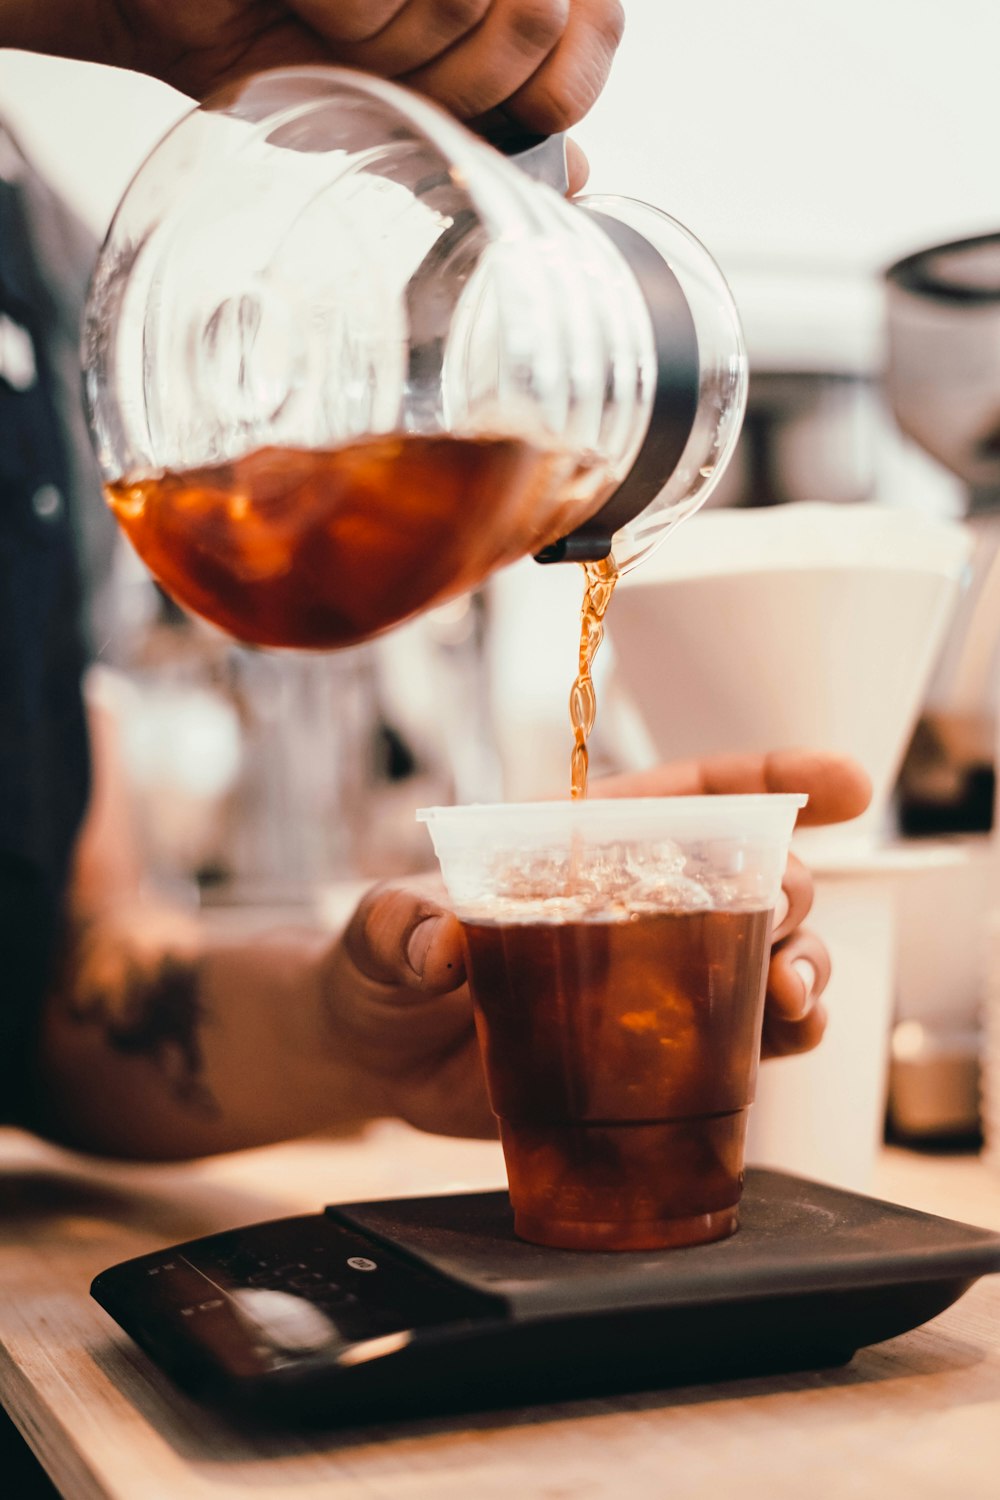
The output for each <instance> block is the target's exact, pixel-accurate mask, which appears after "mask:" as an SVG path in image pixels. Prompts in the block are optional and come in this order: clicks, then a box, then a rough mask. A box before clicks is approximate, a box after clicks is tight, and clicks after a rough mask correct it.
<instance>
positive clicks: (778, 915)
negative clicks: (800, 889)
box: [774, 891, 788, 932]
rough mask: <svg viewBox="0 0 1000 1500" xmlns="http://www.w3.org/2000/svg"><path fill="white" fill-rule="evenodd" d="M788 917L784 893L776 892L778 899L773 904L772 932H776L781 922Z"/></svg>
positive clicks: (786, 900)
mask: <svg viewBox="0 0 1000 1500" xmlns="http://www.w3.org/2000/svg"><path fill="white" fill-rule="evenodd" d="M787 916H788V897H787V896H786V895H785V893H784V891H779V892H778V899H777V901H776V902H775V903H774V931H775V932H777V930H778V928H779V927H780V926H781V924H782V922H783V921H784V920H785V918H786V917H787Z"/></svg>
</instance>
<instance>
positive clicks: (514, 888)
mask: <svg viewBox="0 0 1000 1500" xmlns="http://www.w3.org/2000/svg"><path fill="white" fill-rule="evenodd" d="M698 864H699V860H698V858H697V855H695V856H694V857H692V856H691V854H690V853H688V854H685V852H684V851H683V850H682V849H681V848H680V847H679V846H678V845H677V844H672V843H667V842H665V841H664V842H660V843H657V844H655V845H653V846H651V847H643V848H641V849H639V848H636V847H635V846H634V845H621V844H611V845H600V846H598V847H594V848H583V849H581V848H564V849H558V850H554V851H550V850H546V851H538V850H531V851H526V852H512V851H510V850H504V851H502V852H501V853H499V854H497V855H496V856H495V857H494V859H493V861H492V862H491V863H490V864H489V867H488V870H487V871H486V872H485V878H484V880H483V882H482V884H481V886H480V889H479V890H478V891H477V892H476V893H475V895H474V896H473V895H471V893H470V896H469V897H467V899H466V900H465V901H463V902H462V903H461V910H460V915H461V916H462V917H464V918H466V919H469V920H473V921H477V922H491V923H503V924H517V925H521V924H524V923H565V922H627V921H630V920H631V919H633V918H635V917H639V916H644V915H651V914H654V913H676V914H682V913H690V912H699V911H710V910H723V911H751V910H760V909H761V908H762V907H764V906H767V905H769V904H770V903H769V902H768V901H766V900H765V899H764V898H763V894H762V891H761V889H760V884H759V882H758V881H757V880H756V879H755V878H754V876H753V873H752V872H748V871H747V870H746V869H745V868H743V867H738V868H735V869H733V870H732V871H731V872H728V873H720V872H719V870H718V868H715V869H713V870H712V871H711V872H709V871H708V870H707V869H705V870H701V871H699V870H698Z"/></svg>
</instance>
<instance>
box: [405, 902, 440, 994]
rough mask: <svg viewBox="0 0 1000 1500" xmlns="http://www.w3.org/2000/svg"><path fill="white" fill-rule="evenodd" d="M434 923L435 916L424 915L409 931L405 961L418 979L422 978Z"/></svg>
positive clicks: (435, 920)
mask: <svg viewBox="0 0 1000 1500" xmlns="http://www.w3.org/2000/svg"><path fill="white" fill-rule="evenodd" d="M436 925H437V918H436V917H424V918H423V919H422V921H420V922H418V923H417V925H416V927H414V929H413V931H412V932H411V933H410V941H409V942H408V943H407V945H406V961H407V963H408V964H409V966H410V968H411V969H412V970H413V972H414V974H416V976H417V978H418V979H422V978H423V974H424V964H425V963H426V962H427V950H428V948H429V947H430V945H431V940H432V939H433V937H434V928H435V926H436Z"/></svg>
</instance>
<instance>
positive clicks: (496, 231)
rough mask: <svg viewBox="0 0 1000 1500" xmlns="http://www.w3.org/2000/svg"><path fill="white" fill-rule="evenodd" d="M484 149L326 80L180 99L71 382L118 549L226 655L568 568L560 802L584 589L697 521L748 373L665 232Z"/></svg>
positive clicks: (728, 445)
mask: <svg viewBox="0 0 1000 1500" xmlns="http://www.w3.org/2000/svg"><path fill="white" fill-rule="evenodd" d="M498 145H499V146H500V147H501V149H497V148H496V147H495V146H493V145H489V144H487V143H486V142H484V141H483V140H482V139H480V138H478V137H476V136H474V135H473V134H471V133H470V132H469V131H467V130H466V129H465V128H464V127H462V126H461V125H459V124H457V123H456V122H455V121H454V120H453V119H451V118H450V117H449V116H447V115H445V114H444V113H443V112H442V111H440V110H438V109H437V108H436V107H435V106H433V105H432V104H430V103H429V102H428V101H426V100H424V99H422V98H420V97H419V96H417V95H415V94H412V93H410V92H409V91H408V90H405V89H403V88H400V87H398V86H397V85H394V84H390V83H386V82H383V81H381V80H378V79H374V78H371V77H368V76H367V75H364V74H358V73H353V72H351V71H349V70H345V69H334V68H321V67H308V68H292V69H283V70H278V71H276V72H273V73H267V74H260V75H257V76H256V77H254V78H251V79H249V80H248V81H247V82H246V83H245V84H243V85H242V86H241V87H240V88H239V89H238V90H236V91H234V92H233V93H232V94H229V95H227V96H226V97H225V98H223V99H221V100H218V101H215V102H214V103H210V104H209V105H208V106H204V107H202V108H199V109H196V110H194V111H192V112H191V113H190V114H189V115H187V116H186V117H185V118H184V119H182V120H181V121H180V122H179V124H177V125H176V126H175V127H174V128H173V129H172V130H171V131H170V132H169V133H168V135H167V136H166V137H165V138H164V140H163V141H162V142H161V143H160V145H159V146H158V147H157V148H156V149H155V150H154V151H153V153H152V154H151V156H150V157H149V159H148V160H147V162H146V163H145V165H144V166H143V167H142V168H141V169H140V171H139V173H138V174H137V176H136V177H135V179H134V180H133V182H132V185H131V186H130V188H129V189H128V191H127V193H126V195H125V197H124V199H123V201H122V203H121V205H120V207H119V209H118V211H117V213H116V215H115V218H114V221H113V223H112V226H111V229H110V231H109V234H108V238H107V241H106V242H105V245H104V247H103V249H102V252H101V255H100V257H99V260H98V264H97V268H96V271H95V275H94V279H93V284H92V289H91V295H90V298H89V302H88V308H87V314H86V318H85V332H84V355H85V390H86V394H87V401H88V409H89V414H90V420H91V426H92V431H93V435H94V439H95V445H96V447H97V452H98V456H99V460H100V463H101V467H102V471H103V475H104V480H105V486H106V491H107V494H108V498H109V503H110V504H111V506H112V508H113V510H114V511H115V514H116V516H117V517H118V519H119V521H120V523H121V525H122V526H123V528H124V530H125V531H126V532H127V534H128V535H129V537H130V539H131V541H132V543H133V545H134V546H135V548H136V550H137V551H138V553H139V555H140V556H141V557H142V558H143V559H144V561H145V562H146V563H147V565H148V566H149V568H150V569H151V571H152V572H153V573H154V575H155V576H156V577H157V578H158V579H159V581H160V582H161V583H162V584H163V585H164V587H165V588H166V589H167V591H168V592H169V593H171V594H173V595H174V596H175V597H176V598H177V599H178V600H179V601H180V602H181V603H183V604H185V605H187V606H188V607H189V608H191V609H193V610H194V611H195V612H196V613H198V614H200V615H203V616H204V617H205V618H207V619H208V620H210V621H212V622H213V623H215V624H216V625H219V626H221V628H223V629H224V630H226V631H228V632H229V633H230V634H232V635H234V636H235V637H236V638H237V639H239V640H241V641H243V642H246V643H249V644H255V645H263V646H268V647H294V648H300V649H301V648H311V649H330V648H336V647H340V646H344V645H350V644H354V643H355V642H358V641H364V640H368V639H370V638H371V637H373V636H375V635H377V634H378V633H380V632H381V631H383V630H385V629H388V628H389V627H391V626H392V625H394V624H396V623H398V622H400V621H401V620H404V619H406V618H408V617H410V616H412V615H414V614H416V613H419V612H420V611H422V610H425V609H427V608H430V607H432V606H434V605H436V604H438V603H441V602H443V601H444V600H446V599H448V598H449V597H451V596H453V595H455V594H458V593H462V592H465V591H467V590H469V589H472V588H474V587H476V586H478V585H479V584H480V583H482V582H483V581H484V580H485V579H486V578H487V577H488V576H489V575H490V574H491V573H492V572H494V571H495V570H496V569H497V568H499V567H501V566H503V565H504V564H506V563H508V562H511V561H513V560H515V559H516V558H519V557H523V556H528V555H534V556H536V557H537V559H538V561H539V562H543V563H554V562H579V563H583V564H585V566H586V569H587V576H588V585H587V587H588V593H587V600H588V601H589V602H588V605H587V608H588V610H590V611H591V615H592V625H591V627H590V629H591V637H590V642H589V644H588V646H587V648H586V651H585V652H582V654H581V660H580V668H581V671H580V680H579V683H578V684H577V689H576V690H575V691H574V698H573V723H574V732H575V735H576V740H577V743H576V749H575V752H574V773H573V774H574V790H575V792H576V793H578V794H579V793H581V792H582V790H583V788H584V786H585V778H586V756H587V751H586V737H587V734H588V733H589V730H590V727H591V726H592V723H593V708H594V702H593V684H592V680H591V678H590V671H589V667H590V662H591V661H592V657H593V651H594V650H596V647H597V644H598V643H599V639H600V619H601V616H602V615H603V611H604V609H605V608H606V607H607V600H608V598H610V593H611V588H612V587H613V579H614V577H615V576H618V575H621V574H622V573H624V572H626V571H628V569H629V568H631V567H633V566H635V564H636V563H637V562H639V561H641V559H642V558H643V557H645V556H646V555H648V553H649V552H650V551H651V550H652V549H653V548H654V547H655V546H656V545H657V543H658V542H659V541H660V540H661V538H662V537H663V535H664V534H665V533H666V531H667V530H668V529H669V528H670V527H671V526H672V525H674V524H675V523H676V522H677V521H678V520H680V519H683V518H684V517H685V516H686V515H689V514H691V513H692V512H693V511H694V510H697V509H698V508H699V507H700V506H701V504H703V503H704V500H705V499H706V498H707V496H708V494H709V493H710V491H711V489H712V487H713V485H714V484H715V482H716V481H717V479H718V478H719V476H720V475H721V473H722V471H723V469H724V468H725V465H726V463H727V461H728V458H729V456H730V454H731V452H732V449H733V447H734V445H735V441H736V438H737V436H738V432H739V428H740V423H741V421H742V414H743V408H744V404H745V398H746V360H745V356H744V351H743V343H742V336H741V332H740V327H739V321H738V318H737V316H736V312H735V309H734V307H733V304H732V299H731V297H730V295H729V292H728V288H727V287H726V285H725V282H724V280H723V278H722V275H721V273H720V271H719V270H718V267H717V266H716V265H715V263H714V261H713V260H712V259H711V257H710V256H709V255H708V253H707V252H706V251H705V250H704V248H703V247H702V246H701V245H700V244H699V243H698V241H697V240H695V239H694V238H693V237H692V236H691V235H690V234H688V232H687V231H686V230H684V229H683V228H682V227H681V226H680V225H679V224H677V223H676V222H675V221H673V220H671V219H669V218H668V217H667V216H666V215H664V214H662V213H660V212H659V211H658V210H656V209H654V208H651V207H649V206H648V205H646V204H643V203H638V202H636V201H634V200H630V199H624V198H614V197H608V196H589V197H583V198H580V199H577V200H575V201H569V200H567V199H566V198H565V196H564V194H565V188H566V180H565V152H564V145H563V143H562V142H560V141H559V140H558V139H555V140H547V141H543V140H538V139H535V140H531V141H527V142H526V141H524V140H523V139H520V140H517V141H512V140H511V139H509V138H508V139H507V140H505V141H500V142H498ZM505 152H506V153H507V154H504V153H505Z"/></svg>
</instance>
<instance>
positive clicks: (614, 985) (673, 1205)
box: [417, 795, 806, 1250]
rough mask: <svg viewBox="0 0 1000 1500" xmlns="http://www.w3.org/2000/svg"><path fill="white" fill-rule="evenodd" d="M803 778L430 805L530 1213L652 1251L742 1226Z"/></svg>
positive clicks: (526, 1223)
mask: <svg viewBox="0 0 1000 1500" xmlns="http://www.w3.org/2000/svg"><path fill="white" fill-rule="evenodd" d="M805 801H806V798H805V797H804V796H798V795H781V796H735V797H669V798H667V797H665V798H642V799H607V800H592V801H586V802H571V801H567V802H540V803H526V804H520V805H502V804H498V805H495V806H475V807H439V808H425V809H422V810H421V811H420V812H419V813H418V814H417V816H418V818H419V819H420V820H421V821H422V822H425V823H426V824H427V825H428V827H429V829H430V833H431V837H432V838H433V841H434V848H435V851H436V853H437V857H438V861H439V863H440V866H441V871H442V874H443V876H444V880H445V884H446V886H447V888H448V894H449V899H450V901H451V903H452V905H453V907H454V909H455V911H456V913H457V915H458V917H459V919H460V921H461V923H462V929H463V934H464V938H465V944H466V956H467V963H468V972H469V984H470V988H471V991H472V998H473V1003H474V1007H475V1014H476V1026H477V1029H478V1032H479V1038H480V1042H481V1044H482V1048H483V1056H484V1060H485V1067H486V1076H487V1084H488V1087H489V1092H490V1103H491V1105H492V1108H493V1111H494V1113H495V1114H496V1116H497V1118H498V1120H499V1122H500V1136H501V1141H502V1144H503V1150H504V1158H505V1161H506V1164H507V1175H508V1180H509V1186H510V1197H511V1203H512V1205H513V1209H514V1228H515V1231H516V1233H517V1234H518V1235H519V1236H520V1237H521V1238H523V1239H526V1240H530V1241H533V1242H535V1243H537V1244H543V1245H555V1246H560V1247H563V1248H568V1249H579V1250H589V1249H593V1250H645V1249H659V1248H663V1247H665V1246H673V1245H693V1244H701V1243H703V1242H705V1241H708V1240H714V1239H721V1238H723V1237H724V1236H726V1235H728V1234H732V1233H733V1231H734V1230H735V1229H736V1227H737V1216H738V1205H739V1199H740V1193H741V1190H742V1185H743V1155H744V1143H745V1138H746V1126H747V1116H748V1111H749V1107H750V1104H751V1103H752V1101H753V1094H754V1084H755V1081H756V1075H757V1064H758V1058H759V1054H760V1033H761V1019H762V1013H763V1005H764V992H765V987H766V979H767V965H768V958H769V954H770V938H771V927H772V916H773V912H774V907H775V902H776V900H777V897H778V893H779V891H780V889H781V878H782V873H783V871H784V868H785V862H786V859H787V855H788V846H789V840H790V838H791V833H792V829H793V827H794V824H795V817H796V813H797V812H798V809H799V808H800V807H802V806H803V805H804V803H805Z"/></svg>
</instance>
